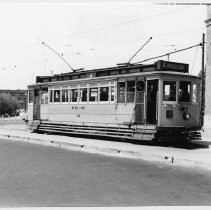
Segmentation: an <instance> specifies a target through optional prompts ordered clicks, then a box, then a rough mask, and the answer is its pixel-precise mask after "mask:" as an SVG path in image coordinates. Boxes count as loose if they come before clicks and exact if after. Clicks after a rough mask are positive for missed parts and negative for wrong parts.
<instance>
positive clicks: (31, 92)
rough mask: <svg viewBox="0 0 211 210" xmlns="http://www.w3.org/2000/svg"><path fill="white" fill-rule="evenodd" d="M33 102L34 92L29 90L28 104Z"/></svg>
mask: <svg viewBox="0 0 211 210" xmlns="http://www.w3.org/2000/svg"><path fill="white" fill-rule="evenodd" d="M33 100H34V91H33V90H30V91H29V103H33Z"/></svg>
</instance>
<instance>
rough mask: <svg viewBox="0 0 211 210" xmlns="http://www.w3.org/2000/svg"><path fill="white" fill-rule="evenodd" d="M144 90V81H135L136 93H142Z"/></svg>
mask: <svg viewBox="0 0 211 210" xmlns="http://www.w3.org/2000/svg"><path fill="white" fill-rule="evenodd" d="M144 88H145V83H144V81H142V80H140V81H137V82H136V90H137V91H138V92H141V91H144Z"/></svg>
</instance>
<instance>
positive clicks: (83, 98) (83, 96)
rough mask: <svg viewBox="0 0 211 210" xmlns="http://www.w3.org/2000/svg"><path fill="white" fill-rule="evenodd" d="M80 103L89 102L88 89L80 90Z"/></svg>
mask: <svg viewBox="0 0 211 210" xmlns="http://www.w3.org/2000/svg"><path fill="white" fill-rule="evenodd" d="M80 98H81V99H80V101H81V102H87V89H86V88H83V89H80Z"/></svg>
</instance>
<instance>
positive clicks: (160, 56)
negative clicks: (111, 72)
mask: <svg viewBox="0 0 211 210" xmlns="http://www.w3.org/2000/svg"><path fill="white" fill-rule="evenodd" d="M198 46H202V43H200V44H196V45H193V46H190V47H187V48H183V49H181V50H176V51H173V52H170V53H166V54H163V55H159V56H156V57H153V58H148V59H145V60H142V61H139V62H136V63H133V64H140V63H143V62H146V61H149V60H154V59H156V58H162V57H165V56H169V55H171V54H174V53H178V52H182V51H185V50H189V49H191V48H194V47H198Z"/></svg>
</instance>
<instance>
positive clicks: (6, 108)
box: [0, 94, 20, 116]
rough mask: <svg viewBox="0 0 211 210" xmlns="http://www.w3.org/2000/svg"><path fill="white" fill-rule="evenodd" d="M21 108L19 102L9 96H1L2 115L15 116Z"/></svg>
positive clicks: (0, 113)
mask: <svg viewBox="0 0 211 210" xmlns="http://www.w3.org/2000/svg"><path fill="white" fill-rule="evenodd" d="M19 108H20V103H19V102H18V100H17V99H16V98H15V97H13V96H11V95H9V94H0V115H10V116H12V115H15V114H16V111H17V110H18V109H19Z"/></svg>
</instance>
